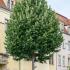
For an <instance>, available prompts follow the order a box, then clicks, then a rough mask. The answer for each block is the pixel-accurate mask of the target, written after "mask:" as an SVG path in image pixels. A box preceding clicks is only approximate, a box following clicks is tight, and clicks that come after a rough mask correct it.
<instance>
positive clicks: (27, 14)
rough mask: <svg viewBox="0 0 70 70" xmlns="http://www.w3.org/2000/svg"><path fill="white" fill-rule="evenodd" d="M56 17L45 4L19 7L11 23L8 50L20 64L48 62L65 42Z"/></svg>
mask: <svg viewBox="0 0 70 70" xmlns="http://www.w3.org/2000/svg"><path fill="white" fill-rule="evenodd" d="M55 16H56V14H55V12H54V11H52V9H51V8H50V7H48V6H47V3H46V1H45V0H23V1H21V2H19V3H16V5H15V6H14V9H13V10H12V13H11V17H10V20H9V21H8V23H7V25H8V26H7V31H6V49H7V51H8V53H9V54H11V55H12V56H13V57H14V58H15V59H16V60H21V59H23V58H24V59H25V60H31V61H32V70H34V61H37V62H41V63H43V62H46V60H47V59H49V57H50V56H51V54H52V53H54V52H56V49H57V48H58V47H59V46H60V45H61V43H62V41H63V37H62V33H61V32H60V28H59V25H60V24H59V22H58V20H57V18H56V17H55Z"/></svg>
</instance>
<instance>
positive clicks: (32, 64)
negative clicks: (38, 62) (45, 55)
mask: <svg viewBox="0 0 70 70" xmlns="http://www.w3.org/2000/svg"><path fill="white" fill-rule="evenodd" d="M34 60H35V57H34V56H33V58H32V70H34Z"/></svg>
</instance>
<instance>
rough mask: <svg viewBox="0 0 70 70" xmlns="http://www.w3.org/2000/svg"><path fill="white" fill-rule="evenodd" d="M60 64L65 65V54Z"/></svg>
mask: <svg viewBox="0 0 70 70" xmlns="http://www.w3.org/2000/svg"><path fill="white" fill-rule="evenodd" d="M62 65H63V67H65V56H63V59H62Z"/></svg>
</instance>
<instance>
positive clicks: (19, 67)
mask: <svg viewBox="0 0 70 70" xmlns="http://www.w3.org/2000/svg"><path fill="white" fill-rule="evenodd" d="M19 70H21V62H20V60H19Z"/></svg>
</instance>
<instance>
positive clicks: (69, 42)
mask: <svg viewBox="0 0 70 70" xmlns="http://www.w3.org/2000/svg"><path fill="white" fill-rule="evenodd" d="M68 50H69V51H70V41H68Z"/></svg>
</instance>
